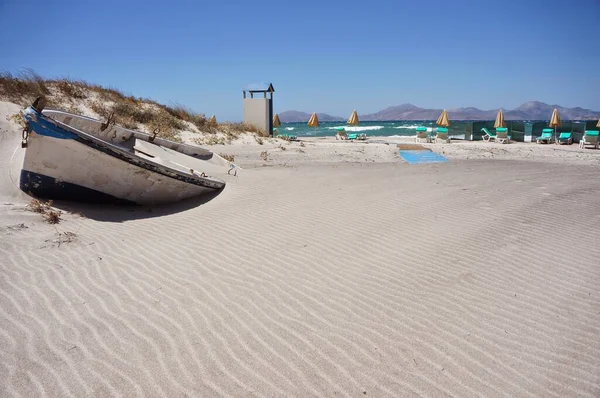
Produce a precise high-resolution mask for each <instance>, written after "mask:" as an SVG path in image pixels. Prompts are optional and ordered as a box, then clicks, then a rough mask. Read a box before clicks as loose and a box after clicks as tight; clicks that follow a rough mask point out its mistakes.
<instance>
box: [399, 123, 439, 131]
mask: <svg viewBox="0 0 600 398" xmlns="http://www.w3.org/2000/svg"><path fill="white" fill-rule="evenodd" d="M417 127H423V126H419V125H417V124H414V125H410V126H398V127H394V128H395V129H408V130H416V129H417ZM427 131H433V127H427Z"/></svg>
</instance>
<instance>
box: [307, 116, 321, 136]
mask: <svg viewBox="0 0 600 398" xmlns="http://www.w3.org/2000/svg"><path fill="white" fill-rule="evenodd" d="M308 126H309V127H319V118H318V117H317V112H313V114H312V115H311V116H310V119H308ZM316 135H317V134H316V133H315V136H316Z"/></svg>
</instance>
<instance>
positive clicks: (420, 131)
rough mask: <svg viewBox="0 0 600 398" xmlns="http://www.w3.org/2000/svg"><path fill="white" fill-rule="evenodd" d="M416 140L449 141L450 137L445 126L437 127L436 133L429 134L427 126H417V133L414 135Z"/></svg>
mask: <svg viewBox="0 0 600 398" xmlns="http://www.w3.org/2000/svg"><path fill="white" fill-rule="evenodd" d="M415 141H416V142H423V141H424V142H436V143H437V142H445V143H447V144H449V143H450V137H449V136H448V129H447V128H446V127H438V128H437V129H436V135H434V136H432V135H429V133H428V132H427V127H422V126H419V127H417V135H416V137H415Z"/></svg>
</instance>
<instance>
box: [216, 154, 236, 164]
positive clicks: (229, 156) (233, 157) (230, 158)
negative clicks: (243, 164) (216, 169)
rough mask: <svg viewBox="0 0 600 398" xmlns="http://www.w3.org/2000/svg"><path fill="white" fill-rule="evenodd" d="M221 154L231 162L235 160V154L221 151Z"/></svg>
mask: <svg viewBox="0 0 600 398" xmlns="http://www.w3.org/2000/svg"><path fill="white" fill-rule="evenodd" d="M219 156H220V157H222V158H223V159H225V160H227V161H228V162H230V163H233V162H234V160H235V156H234V155H228V154H226V153H220V154H219Z"/></svg>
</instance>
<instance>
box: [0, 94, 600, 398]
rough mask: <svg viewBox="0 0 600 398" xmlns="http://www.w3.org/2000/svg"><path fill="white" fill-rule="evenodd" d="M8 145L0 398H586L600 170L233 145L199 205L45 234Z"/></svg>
mask: <svg viewBox="0 0 600 398" xmlns="http://www.w3.org/2000/svg"><path fill="white" fill-rule="evenodd" d="M0 105H2V106H1V107H0V113H2V114H6V113H10V112H14V111H15V109H16V110H18V107H13V106H10V105H8V104H6V103H4V104H0ZM18 134H19V132H18V128H16V127H15V126H14V125H11V124H9V123H7V122H6V121H5V118H4V117H1V118H0V144H1V145H0V151H1V154H0V166H1V170H0V264H1V265H0V396H2V397H4V396H51V397H55V396H75V397H82V396H211V397H212V396H244V397H247V396H259V397H271V396H302V397H305V396H319V397H322V396H326V397H333V396H353V397H357V396H371V397H384V396H389V397H398V396H459V397H470V396H485V397H495V396H511V397H516V396H519V397H521V396H544V397H567V396H568V397H580V396H581V397H597V396H600V288H599V286H600V245H599V243H598V232H599V231H600V211H599V210H598V209H599V208H600V195H598V190H599V188H600V179H599V178H598V177H599V175H600V174H599V173H600V166H599V159H600V156H599V152H600V151H594V150H591V149H588V150H585V151H582V150H579V149H578V148H575V147H568V148H565V147H561V148H557V146H554V145H552V146H544V147H542V146H539V145H538V146H536V145H534V144H528V145H527V144H510V145H504V146H502V145H493V144H490V146H488V147H484V146H483V144H482V143H464V144H457V143H452V144H449V145H443V148H441V147H438V148H437V149H436V150H438V151H444V152H445V154H446V155H447V156H448V157H449V158H450V162H449V163H445V164H430V165H408V164H406V163H404V162H402V161H401V160H400V159H399V158H398V156H397V154H396V153H395V150H394V145H393V144H389V145H386V144H384V143H380V144H377V143H366V144H365V143H348V142H343V143H341V142H337V143H336V142H335V141H331V140H313V141H310V142H305V143H304V146H301V144H300V143H291V144H288V143H285V142H280V141H274V142H273V143H270V142H266V143H265V144H264V145H258V144H257V143H254V144H252V143H247V144H243V143H238V144H235V145H229V146H222V147H214V148H212V149H214V150H215V152H217V153H219V152H225V153H229V154H233V155H235V157H236V162H238V163H239V165H240V166H241V167H243V168H244V172H243V173H242V174H241V175H240V176H239V178H237V179H235V180H234V181H233V182H231V183H229V184H228V186H227V188H226V189H225V190H224V191H223V192H222V193H221V194H220V195H219V196H218V197H216V198H215V199H213V200H211V201H209V202H208V203H205V204H201V205H199V204H198V203H196V204H194V203H192V204H179V205H176V206H170V207H163V208H153V209H145V208H144V209H131V208H106V207H105V208H102V207H91V206H83V205H73V204H64V203H62V204H57V206H58V207H59V208H61V209H62V210H63V211H64V213H63V215H62V218H63V219H62V221H61V223H59V224H57V225H49V224H47V223H44V222H43V221H42V220H41V217H40V216H39V215H37V214H33V213H31V212H28V211H26V210H25V206H26V205H27V203H28V202H29V200H30V198H29V197H28V196H26V195H25V194H23V193H21V192H20V191H18V189H16V187H15V185H14V181H13V180H14V174H15V173H18V170H19V164H18V162H19V156H22V155H20V154H22V151H21V150H20V149H18V150H17V152H16V155H15V157H14V158H12V161H11V160H10V159H11V157H12V154H13V151H14V150H15V148H17V147H18V145H19V136H18ZM382 140H384V139H382ZM373 141H374V140H373ZM279 145H283V146H285V147H286V150H282V149H280V148H278V146H279ZM265 150H267V151H268V153H269V156H268V159H270V160H268V161H264V160H263V159H262V158H261V157H260V153H261V152H263V151H265ZM301 151H304V152H301ZM527 152H531V155H530V156H528V157H526V156H524V154H525V153H527ZM467 157H468V158H469V159H467ZM15 162H16V163H15ZM15 164H16V166H15ZM17 176H18V174H17ZM67 209H70V210H71V212H68V211H66V210H67ZM76 212H81V215H80V214H76ZM67 232H69V233H70V234H67Z"/></svg>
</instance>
